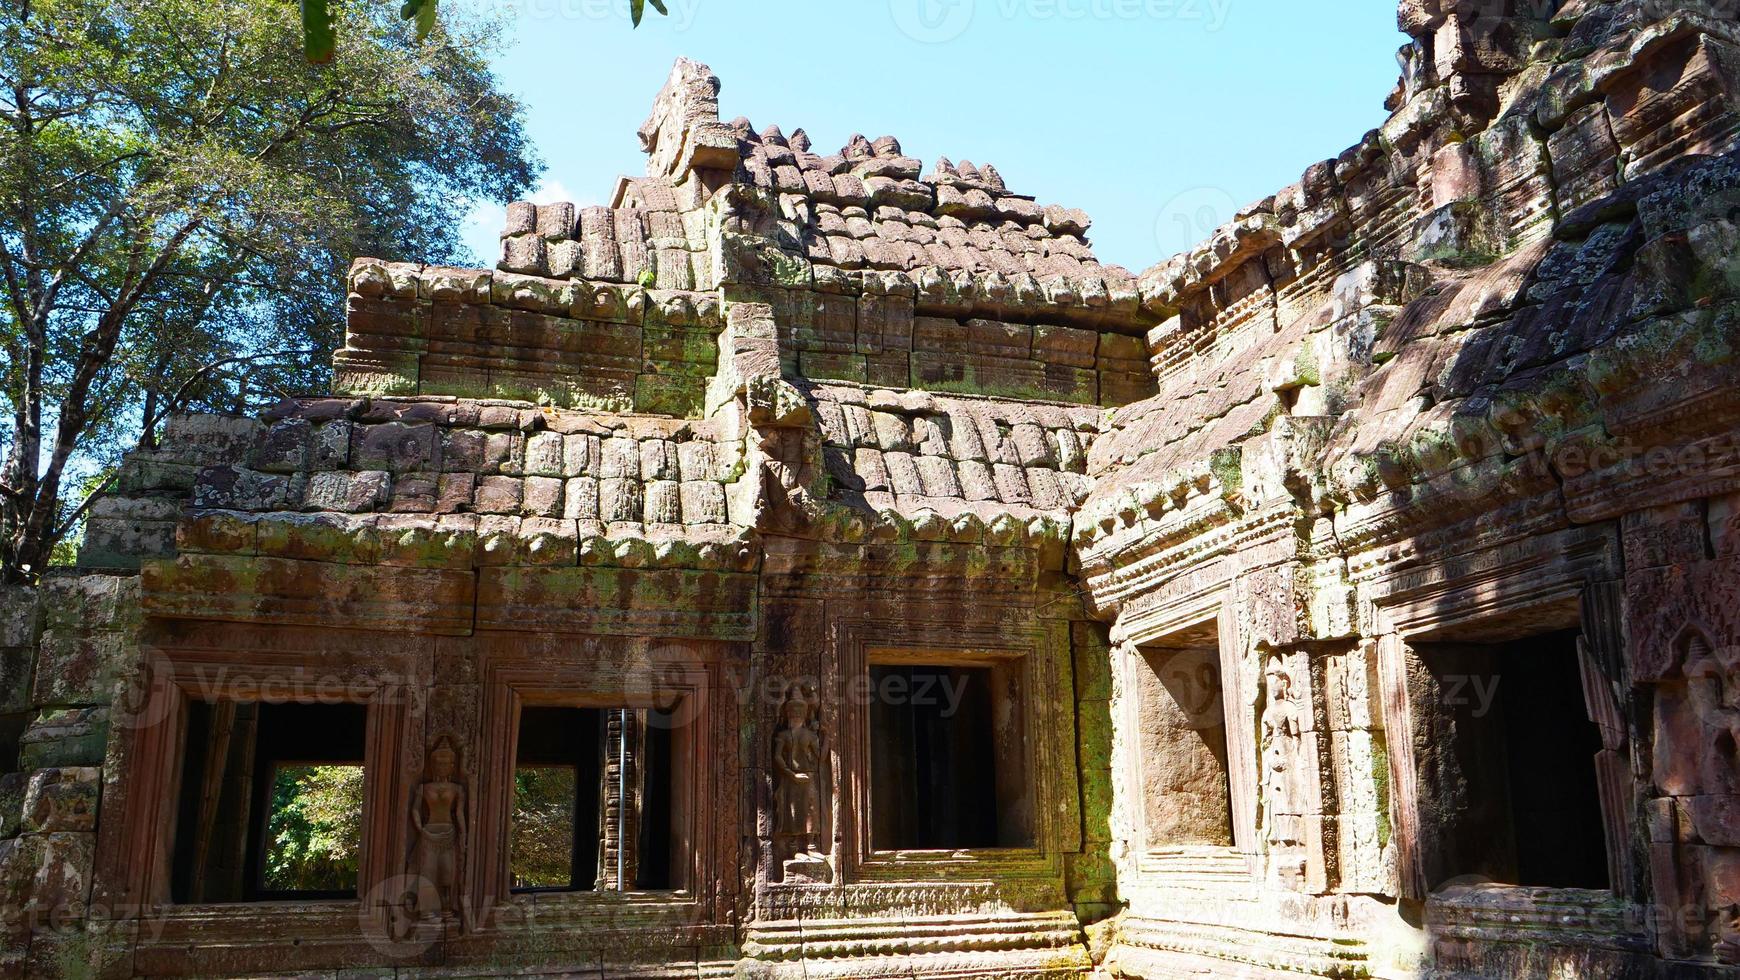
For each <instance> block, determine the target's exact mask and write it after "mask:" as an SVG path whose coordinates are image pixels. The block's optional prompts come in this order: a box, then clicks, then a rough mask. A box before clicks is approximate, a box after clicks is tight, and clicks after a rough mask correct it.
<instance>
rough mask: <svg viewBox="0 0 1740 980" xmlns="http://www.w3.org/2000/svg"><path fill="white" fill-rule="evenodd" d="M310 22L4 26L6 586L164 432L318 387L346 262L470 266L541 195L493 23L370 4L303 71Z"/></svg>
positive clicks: (146, 8)
mask: <svg viewBox="0 0 1740 980" xmlns="http://www.w3.org/2000/svg"><path fill="white" fill-rule="evenodd" d="M434 9H435V7H434V4H433V2H429V3H427V5H426V6H424V7H419V8H418V10H419V15H420V16H432V15H433V11H434ZM425 10H427V11H428V12H429V13H428V14H426V15H425V14H423V13H422V12H423V11H425ZM309 14H310V12H309V10H308V8H306V7H305V8H304V9H303V10H302V11H301V12H300V13H299V12H298V10H297V8H296V6H294V5H291V4H288V3H278V2H265V3H262V2H259V0H37V2H33V3H30V4H28V5H21V4H8V5H6V6H5V7H4V8H0V455H3V456H4V468H3V469H0V581H18V580H30V579H32V578H34V577H35V575H37V574H39V573H40V572H41V569H42V567H43V566H44V565H45V564H47V561H48V556H49V555H50V554H51V553H52V551H53V547H54V544H55V543H56V542H57V541H58V540H60V539H61V538H62V537H64V536H66V534H67V533H68V531H69V530H71V529H72V528H73V527H74V526H75V525H76V523H77V520H78V518H79V517H80V516H81V511H80V509H79V508H80V504H81V501H79V500H65V499H63V497H65V496H68V494H67V493H65V492H63V491H64V490H65V488H66V487H68V486H70V485H71V484H73V483H74V482H77V475H78V474H79V473H82V472H102V471H106V470H107V469H108V468H109V467H112V466H113V465H114V464H115V462H116V461H117V460H118V458H119V456H120V455H121V453H122V452H123V451H125V450H126V449H127V448H129V447H130V446H131V445H132V444H133V442H134V440H135V438H138V437H142V438H143V439H144V441H145V443H146V444H147V445H148V446H149V445H150V444H151V438H152V430H153V428H154V427H155V425H156V423H158V422H160V421H161V419H162V417H163V416H164V415H165V414H166V413H167V412H168V411H170V410H172V409H175V408H181V407H186V408H192V409H198V410H228V411H252V410H254V409H256V408H257V407H259V406H260V405H261V404H262V403H265V402H270V401H275V400H276V399H277V398H279V397H281V396H282V394H283V393H285V392H287V391H298V392H307V391H320V390H323V389H325V388H326V386H327V380H328V379H327V370H328V369H327V364H326V357H325V355H324V352H325V351H330V350H333V349H335V348H336V347H338V346H339V345H340V342H341V339H342V329H341V327H340V324H341V323H342V320H343V305H344V290H343V279H344V272H345V270H346V268H347V267H348V265H349V262H350V259H351V258H352V257H353V256H357V255H371V256H376V257H380V258H384V259H389V260H394V259H406V260H417V261H429V262H467V261H475V259H473V257H471V256H469V255H468V254H466V253H465V250H464V249H463V246H462V245H461V244H460V241H459V238H458V234H457V232H458V229H459V228H460V227H461V226H462V222H463V217H464V216H465V214H467V213H468V212H469V210H470V208H471V207H472V206H473V204H474V203H475V202H476V201H479V200H496V201H507V200H512V199H513V198H515V197H517V196H519V195H520V194H522V193H523V192H524V191H525V190H526V189H527V188H528V187H529V186H530V185H531V183H532V182H533V180H534V178H535V177H536V175H537V172H538V169H539V166H538V163H537V161H536V159H535V157H534V154H533V152H532V151H531V148H530V147H529V145H528V143H527V140H526V136H525V132H524V129H523V118H522V116H523V113H522V109H521V106H520V105H519V103H518V102H516V101H515V100H514V99H513V98H511V97H510V96H508V95H505V94H503V93H502V92H500V91H499V90H498V89H497V87H496V80H495V78H494V76H493V75H492V74H491V72H490V70H489V67H488V63H487V57H488V55H489V53H490V52H491V51H492V50H493V48H494V46H495V44H496V41H497V35H496V29H495V27H494V26H493V25H489V24H482V23H473V22H468V21H467V22H462V21H459V20H457V19H455V20H454V21H453V22H451V23H449V22H447V21H438V22H434V23H433V24H432V25H431V28H430V33H429V36H428V38H427V39H426V40H419V39H418V38H417V37H416V36H415V34H414V32H413V30H412V29H411V28H409V27H407V26H406V25H405V24H403V23H401V22H400V21H399V20H398V18H397V16H396V14H395V11H394V10H392V9H389V8H386V7H383V6H382V5H381V4H379V3H377V2H376V0H331V2H330V3H329V6H326V7H322V8H321V11H320V12H319V14H320V16H323V17H325V18H326V19H325V20H324V21H321V20H320V16H317V17H315V18H314V21H315V22H316V26H318V25H319V24H320V23H325V24H326V25H327V26H328V27H330V29H331V30H332V32H333V36H334V38H335V44H336V56H335V58H334V59H333V63H332V64H330V65H327V66H324V67H318V68H316V67H311V66H309V65H308V63H307V62H306V60H305V58H304V57H303V53H302V52H301V51H300V50H298V49H297V47H296V46H295V45H294V44H286V43H285V41H286V38H288V37H294V36H295V33H296V32H297V31H298V29H299V27H300V26H301V25H302V23H303V22H304V20H305V18H307V17H308V16H309ZM287 351H289V352H297V356H295V357H289V358H287V357H284V356H283V355H282V352H287ZM316 351H318V352H322V353H320V354H313V353H310V352H316ZM230 359H234V360H230ZM219 362H222V363H223V364H224V365H225V367H224V368H223V369H222V370H215V371H214V370H210V368H211V366H212V365H213V364H216V363H219ZM202 369H204V370H202ZM69 465H70V466H71V471H69V470H68V467H69Z"/></svg>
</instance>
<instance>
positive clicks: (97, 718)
mask: <svg viewBox="0 0 1740 980" xmlns="http://www.w3.org/2000/svg"><path fill="white" fill-rule="evenodd" d="M108 741H109V709H108V708H105V707H86V708H54V709H50V710H47V711H44V712H42V713H41V714H40V715H38V716H37V718H36V720H35V721H33V722H31V723H30V726H29V727H28V728H26V729H25V731H24V735H23V736H22V737H21V738H20V739H19V740H18V765H19V767H20V768H22V769H57V768H66V767H75V768H76V767H80V766H98V765H102V762H103V754H104V752H105V750H106V748H107V746H108Z"/></svg>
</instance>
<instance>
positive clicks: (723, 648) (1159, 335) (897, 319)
mask: <svg viewBox="0 0 1740 980" xmlns="http://www.w3.org/2000/svg"><path fill="white" fill-rule="evenodd" d="M1401 23H1402V26H1403V28H1404V30H1406V32H1407V33H1408V34H1409V35H1411V36H1412V38H1413V42H1412V43H1411V44H1410V45H1409V46H1408V47H1407V48H1406V49H1404V53H1403V63H1404V77H1403V79H1402V81H1401V84H1400V85H1399V87H1398V88H1397V89H1396V90H1395V93H1394V94H1393V95H1392V96H1391V100H1390V108H1391V109H1392V110H1393V115H1391V117H1390V118H1389V121H1388V122H1386V123H1385V124H1384V125H1383V127H1382V128H1381V129H1379V130H1376V131H1374V132H1372V133H1370V134H1368V135H1367V136H1366V137H1365V138H1364V139H1363V140H1361V141H1360V142H1359V144H1358V145H1356V146H1354V147H1353V148H1352V149H1349V150H1348V151H1346V152H1345V153H1343V154H1342V155H1341V156H1339V157H1337V158H1336V159H1333V160H1329V161H1326V162H1324V163H1321V164H1318V165H1316V166H1313V167H1311V168H1310V169H1309V170H1308V171H1307V172H1306V173H1305V175H1304V177H1303V178H1302V179H1301V180H1300V181H1299V182H1298V183H1297V184H1294V185H1293V186H1291V187H1288V188H1286V189H1284V190H1282V191H1280V192H1278V193H1277V194H1276V195H1275V196H1274V197H1271V198H1268V199H1265V200H1263V201H1260V202H1257V203H1256V204H1253V205H1251V206H1250V207H1248V208H1246V209H1244V210H1243V211H1241V212H1240V213H1239V214H1237V215H1236V216H1235V217H1234V220H1233V221H1232V222H1231V223H1229V224H1228V225H1226V226H1225V227H1224V228H1222V229H1221V230H1220V231H1219V232H1217V233H1216V234H1215V235H1214V237H1213V238H1212V240H1210V241H1209V242H1207V243H1206V244H1204V245H1202V246H1201V247H1199V248H1197V249H1196V250H1195V251H1193V252H1190V253H1189V254H1186V255H1181V256H1179V257H1177V258H1175V259H1173V260H1172V261H1170V262H1168V263H1165V264H1163V265H1160V266H1157V267H1155V268H1153V269H1150V270H1148V271H1147V272H1145V273H1142V274H1141V275H1135V274H1132V273H1129V272H1127V271H1125V270H1123V269H1119V268H1116V267H1112V266H1105V265H1102V264H1100V263H1099V262H1098V261H1097V260H1096V259H1095V258H1094V255H1093V253H1092V251H1091V250H1090V248H1089V246H1088V243H1087V239H1086V237H1085V233H1086V231H1087V228H1088V219H1087V217H1086V216H1085V215H1083V214H1081V213H1079V212H1076V211H1072V210H1067V209H1064V208H1060V207H1043V206H1041V205H1040V204H1038V203H1036V202H1035V200H1034V199H1033V198H1030V197H1026V196H1023V195H1020V194H1017V193H1014V192H1013V191H1011V190H1009V189H1008V188H1007V187H1005V186H1004V182H1003V180H1002V178H1001V176H1000V175H999V174H998V172H997V170H996V169H995V168H994V167H991V166H988V165H981V166H973V165H971V164H968V163H965V162H962V163H960V164H958V165H956V164H952V163H950V162H948V161H946V160H939V161H937V162H936V163H935V164H934V166H933V167H932V168H931V169H930V173H929V175H928V176H925V175H923V173H922V171H923V168H922V167H921V164H920V162H919V161H917V160H914V159H911V158H909V157H907V156H905V155H903V154H902V152H901V148H900V144H899V143H898V142H897V141H896V140H894V139H892V138H888V137H884V138H882V139H878V140H875V141H868V140H865V139H863V138H862V137H854V138H853V139H852V140H851V142H850V143H849V144H848V145H847V146H846V147H845V148H844V149H843V150H841V151H840V152H838V153H834V154H829V155H820V154H818V153H817V152H815V151H814V149H813V148H812V147H811V145H810V142H809V140H808V138H807V137H806V136H805V135H804V134H803V133H802V132H801V131H794V132H792V133H790V134H789V135H785V134H782V133H781V131H780V130H779V129H777V128H769V129H765V130H762V131H760V132H759V133H758V132H756V131H755V130H753V129H752V128H751V127H750V125H749V124H748V123H746V122H743V121H738V122H735V123H727V122H722V121H720V118H719V109H718V102H717V94H718V90H719V83H718V80H717V79H716V78H714V77H713V76H712V75H711V73H710V72H709V71H708V70H707V69H706V68H705V67H704V66H701V65H699V64H695V63H692V62H687V61H683V62H679V63H678V64H677V65H676V67H675V69H674V70H673V72H672V74H671V76H670V81H669V84H668V85H667V86H666V87H665V89H664V91H663V92H661V93H660V94H659V96H658V99H657V101H656V103H655V105H654V108H653V111H652V114H651V116H650V117H649V118H648V119H647V122H646V124H645V126H644V127H643V128H642V130H641V138H642V142H643V144H644V146H645V149H646V152H647V155H648V164H647V170H646V174H645V176H643V177H638V178H627V179H623V180H622V181H621V182H620V183H619V184H618V186H617V188H616V190H615V194H614V197H613V198H612V202H613V203H612V205H611V206H610V207H607V208H606V207H593V208H580V209H576V208H575V207H573V206H571V205H567V204H553V205H541V206H536V207H534V206H532V205H530V204H518V205H515V206H513V207H512V208H511V209H510V211H509V213H508V227H507V229H506V230H505V232H504V234H503V236H502V242H503V251H502V260H501V263H500V265H499V266H498V267H497V268H496V269H494V270H469V269H453V268H436V267H426V266H419V265H409V264H396V263H384V262H380V261H376V260H373V259H360V260H358V261H357V263H356V265H355V267H354V268H353V270H352V272H351V275H350V281H349V290H350V313H349V325H348V331H347V335H346V341H345V346H344V349H343V350H341V351H339V352H338V354H337V356H336V360H335V371H336V380H335V383H334V391H333V393H332V394H331V395H330V396H325V397H309V398H298V399H294V400H291V401H287V402H285V403H284V404H283V405H282V406H281V407H279V408H278V409H276V410H275V411H273V412H272V413H271V414H270V415H269V416H267V417H266V418H263V419H257V420H256V419H240V418H219V417H184V418H179V419H177V420H176V421H175V423H174V425H173V426H172V427H171V431H170V433H169V435H168V437H167V439H166V440H165V441H164V442H163V443H162V445H161V447H160V448H156V449H152V450H149V451H139V452H135V453H134V454H132V455H131V457H130V458H129V459H128V460H127V462H126V465H125V469H124V473H123V477H122V484H121V490H120V492H119V493H117V494H116V495H114V496H111V497H110V498H108V499H107V500H105V501H104V502H103V503H102V504H101V506H100V507H99V508H98V509H97V510H96V511H95V512H94V513H93V515H92V517H91V519H90V522H89V527H88V530H87V534H86V538H85V541H84V550H83V555H82V559H81V565H82V567H81V568H80V569H78V570H77V571H76V572H70V573H66V574H60V575H55V576H51V577H49V578H48V579H46V580H45V581H44V582H43V583H42V585H41V586H40V587H39V588H35V589H31V590H16V591H14V592H11V593H8V594H7V595H5V597H4V600H3V605H0V669H3V673H0V680H3V683H0V711H3V714H0V719H3V720H4V721H3V724H0V729H3V730H4V733H5V734H4V737H3V739H0V742H3V744H4V748H5V751H4V753H0V765H5V766H7V767H8V768H10V769H12V770H13V771H14V774H13V775H9V776H6V777H4V779H3V780H0V838H3V840H0V889H3V892H4V903H3V905H4V909H5V916H4V946H3V948H0V974H4V975H5V976H44V977H46V976H111V975H112V976H258V975H265V974H284V973H287V972H293V973H295V974H296V975H301V976H330V977H337V976H340V975H344V976H379V975H393V973H394V971H395V970H396V971H398V972H397V975H401V976H415V975H424V974H425V973H427V974H430V975H442V976H455V977H459V976H491V975H502V974H509V973H511V974H515V975H526V974H540V973H549V974H561V975H564V976H577V977H594V978H603V977H649V978H650V977H673V978H674V977H685V978H696V977H727V976H741V977H768V978H826V977H836V978H847V977H930V976H939V977H987V978H989V977H998V978H1001V977H1066V976H1067V977H1075V976H1108V977H1128V978H1154V980H1158V978H1175V977H1239V978H1258V977H1274V978H1280V977H1335V978H1355V977H1394V978H1402V977H1443V978H1451V977H1456V978H1463V977H1552V978H1573V977H1623V978H1655V977H1660V978H1668V977H1672V978H1693V977H1715V976H1729V975H1734V970H1735V968H1736V967H1740V763H1737V756H1740V748H1737V744H1740V743H1737V739H1740V452H1737V449H1740V447H1737V445H1736V439H1737V436H1740V362H1737V361H1736V344H1737V342H1740V330H1737V329H1736V323H1737V318H1740V217H1737V216H1740V156H1736V152H1735V151H1734V149H1733V148H1734V146H1735V144H1736V135H1737V134H1740V22H1737V20H1736V12H1735V10H1734V8H1733V5H1732V4H1730V3H1726V2H1691V0H1687V2H1668V0H1619V2H1611V3H1599V2H1584V0H1566V2H1550V0H1534V2H1530V0H1461V2H1455V0H1406V2H1404V3H1403V4H1402V11H1401ZM285 780H291V782H290V783H288V784H286V783H285V782H284V781H285ZM296 780H303V781H304V782H296ZM315 781H319V785H320V786H324V787H326V788H327V789H326V790H323V791H324V792H328V793H329V794H330V798H342V799H347V800H350V801H352V809H350V810H347V811H345V812H346V813H349V814H350V815H349V816H346V817H344V818H343V820H341V821H340V822H339V824H337V825H340V826H348V827H350V828H351V830H352V831H353V835H354V838H355V841H354V847H353V848H352V850H351V851H350V852H349V856H348V857H346V858H344V859H343V860H338V859H336V858H335V859H332V860H330V861H328V862H327V863H326V864H320V865H318V866H316V864H311V863H309V862H310V861H311V860H312V859H310V858H308V857H307V855H308V854H309V853H313V851H301V850H295V847H301V846H303V845H300V844H297V843H296V841H295V840H293V839H292V838H293V837H294V834H291V833H290V832H289V831H286V830H284V828H285V827H290V826H292V825H293V822H292V818H296V819H303V818H307V819H313V818H312V817H307V813H310V812H313V811H312V810H307V809H306V807H312V806H314V804H312V803H310V804H306V806H305V805H304V804H303V803H300V802H298V803H295V804H294V806H295V807H303V808H304V809H298V810H297V814H303V817H297V816H296V814H291V813H289V812H288V810H287V807H291V804H286V803H285V802H284V799H283V798H282V794H281V793H280V792H279V790H280V789H281V788H282V787H283V786H284V785H293V786H314V785H315V784H316V782H315ZM297 799H301V798H300V797H298V798H297ZM337 809H339V810H342V809H343V807H338V808H337ZM323 819H324V818H323ZM332 819H334V820H336V819H338V818H332ZM344 821H348V823H345V822H344ZM310 846H312V845H310ZM296 855H301V856H300V857H298V856H296ZM299 862H300V863H299ZM316 863H318V862H316Z"/></svg>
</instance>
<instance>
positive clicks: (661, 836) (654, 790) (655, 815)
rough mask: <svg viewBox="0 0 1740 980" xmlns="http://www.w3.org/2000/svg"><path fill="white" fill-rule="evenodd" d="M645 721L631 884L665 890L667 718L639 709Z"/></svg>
mask: <svg viewBox="0 0 1740 980" xmlns="http://www.w3.org/2000/svg"><path fill="white" fill-rule="evenodd" d="M642 715H643V717H645V718H646V719H647V721H648V724H647V725H646V731H645V733H644V735H643V737H642V740H641V744H642V746H643V747H644V750H645V756H644V758H645V760H646V762H645V773H646V775H645V780H644V783H643V788H642V790H641V805H640V827H639V831H640V832H639V840H638V842H637V845H638V846H637V853H638V860H637V861H636V862H635V870H634V886H635V888H636V889H637V890H639V891H649V892H650V891H668V890H670V889H673V888H675V887H676V881H675V879H674V877H673V875H672V871H673V868H672V860H671V859H672V856H673V855H672V853H671V852H672V850H673V842H674V838H673V836H672V827H671V817H672V808H673V803H674V801H673V798H672V793H671V783H672V778H671V777H672V774H673V772H674V769H673V767H672V762H673V760H672V758H671V719H670V716H669V715H667V714H665V713H663V712H658V711H649V712H643V713H642Z"/></svg>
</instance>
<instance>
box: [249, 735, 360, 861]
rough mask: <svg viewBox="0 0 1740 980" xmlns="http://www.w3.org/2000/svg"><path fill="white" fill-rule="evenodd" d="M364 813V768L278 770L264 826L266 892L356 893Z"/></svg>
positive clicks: (284, 768) (289, 767) (300, 767)
mask: <svg viewBox="0 0 1740 980" xmlns="http://www.w3.org/2000/svg"><path fill="white" fill-rule="evenodd" d="M362 810H363V768H362V766H280V767H279V768H278V770H277V771H276V772H274V773H273V777H272V810H271V816H270V818H269V819H268V822H267V824H266V859H265V868H264V877H265V886H266V888H267V889H268V890H270V891H283V892H339V891H348V890H350V889H353V888H355V887H356V884H357V856H358V853H359V850H360V846H361V844H362Z"/></svg>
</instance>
